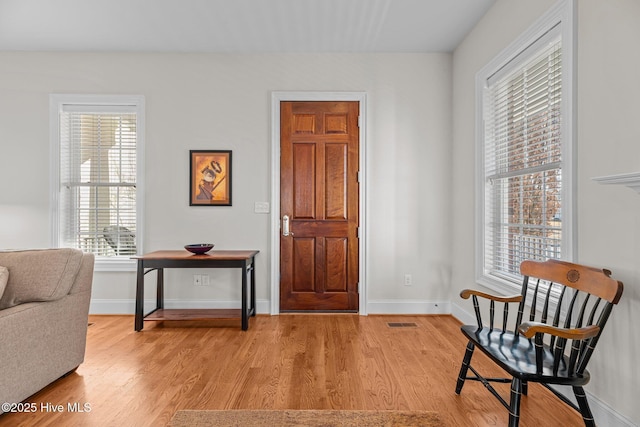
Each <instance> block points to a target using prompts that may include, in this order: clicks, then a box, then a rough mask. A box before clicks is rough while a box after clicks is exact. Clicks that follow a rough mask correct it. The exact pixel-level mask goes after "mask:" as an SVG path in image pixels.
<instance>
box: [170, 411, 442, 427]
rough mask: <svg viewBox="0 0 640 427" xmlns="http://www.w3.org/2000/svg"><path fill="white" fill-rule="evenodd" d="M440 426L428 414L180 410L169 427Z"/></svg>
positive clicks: (407, 412)
mask: <svg viewBox="0 0 640 427" xmlns="http://www.w3.org/2000/svg"><path fill="white" fill-rule="evenodd" d="M443 425H444V423H443V422H442V421H441V420H440V417H439V416H438V414H437V413H436V412H429V411H338V410H291V409H285V410H266V409H265V410H262V409H257V410H244V409H236V410H225V411H195V410H183V411H178V412H176V413H175V415H174V416H173V418H172V419H171V422H170V423H169V427H210V426H211V427H212V426H215V427H240V426H242V427H247V426H252V427H266V426H269V427H276V426H278V427H334V426H336V427H362V426H366V427H369V426H370V427H438V426H443Z"/></svg>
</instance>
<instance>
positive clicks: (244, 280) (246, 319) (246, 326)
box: [241, 263, 249, 331]
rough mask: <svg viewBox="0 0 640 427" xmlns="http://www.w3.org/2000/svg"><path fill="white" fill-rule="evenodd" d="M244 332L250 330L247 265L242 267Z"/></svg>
mask: <svg viewBox="0 0 640 427" xmlns="http://www.w3.org/2000/svg"><path fill="white" fill-rule="evenodd" d="M241 316H242V330H243V331H246V330H247V329H249V316H248V313H247V265H246V263H245V265H244V267H242V313H241Z"/></svg>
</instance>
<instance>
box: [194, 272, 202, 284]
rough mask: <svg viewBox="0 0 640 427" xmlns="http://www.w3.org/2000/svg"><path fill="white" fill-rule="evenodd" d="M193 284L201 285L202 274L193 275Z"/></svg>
mask: <svg viewBox="0 0 640 427" xmlns="http://www.w3.org/2000/svg"><path fill="white" fill-rule="evenodd" d="M193 285H194V286H202V274H194V275H193Z"/></svg>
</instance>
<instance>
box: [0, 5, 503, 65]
mask: <svg viewBox="0 0 640 427" xmlns="http://www.w3.org/2000/svg"><path fill="white" fill-rule="evenodd" d="M494 2H495V0H0V51H91V52H240V53H263V52H266V53H269V52H450V51H452V50H454V49H455V48H456V46H457V45H458V44H459V43H460V42H461V41H462V40H463V39H464V37H465V35H466V34H467V33H468V32H469V31H470V30H471V29H472V28H473V26H474V25H475V24H476V22H477V21H478V20H479V19H480V18H481V17H482V16H483V15H484V14H485V12H486V11H487V10H488V9H489V8H490V7H491V6H492V4H493V3H494Z"/></svg>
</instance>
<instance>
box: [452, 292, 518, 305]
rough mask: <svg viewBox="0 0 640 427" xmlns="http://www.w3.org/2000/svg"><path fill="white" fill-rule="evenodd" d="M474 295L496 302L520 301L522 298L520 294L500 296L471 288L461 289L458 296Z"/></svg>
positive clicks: (465, 297) (464, 297) (466, 297)
mask: <svg viewBox="0 0 640 427" xmlns="http://www.w3.org/2000/svg"><path fill="white" fill-rule="evenodd" d="M472 295H475V296H479V297H481V298H486V299H489V300H491V301H497V302H520V300H522V295H508V296H500V295H491V294H487V293H485V292H480V291H476V290H473V289H463V290H462V292H460V297H462V298H463V299H469V297H470V296H472Z"/></svg>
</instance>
